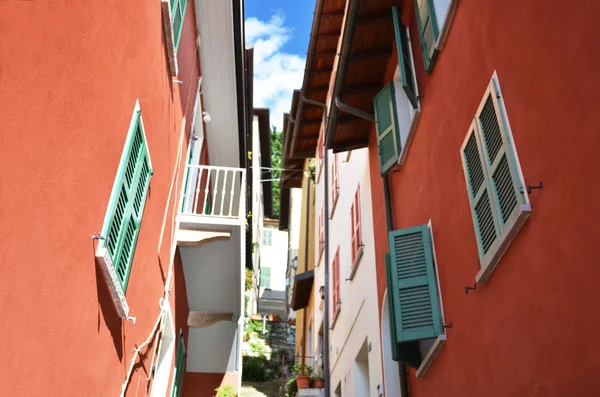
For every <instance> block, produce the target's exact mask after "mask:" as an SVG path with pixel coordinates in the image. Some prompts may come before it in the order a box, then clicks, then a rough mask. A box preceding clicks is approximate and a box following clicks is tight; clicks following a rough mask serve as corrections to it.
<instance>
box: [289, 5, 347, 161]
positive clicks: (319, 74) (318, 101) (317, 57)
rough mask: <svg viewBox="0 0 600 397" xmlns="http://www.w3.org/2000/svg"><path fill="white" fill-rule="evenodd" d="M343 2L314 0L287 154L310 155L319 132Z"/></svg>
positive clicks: (315, 145) (314, 148)
mask: <svg viewBox="0 0 600 397" xmlns="http://www.w3.org/2000/svg"><path fill="white" fill-rule="evenodd" d="M345 3H346V2H345V1H339V0H317V2H316V5H315V13H314V18H313V24H312V30H311V36H310V42H309V45H308V54H307V57H306V68H305V71H304V81H303V83H302V91H301V92H299V93H298V99H297V106H296V107H294V104H292V111H291V113H290V114H291V116H292V118H293V120H294V121H295V122H296V123H295V124H294V125H293V126H292V127H293V132H292V134H291V136H290V138H291V142H290V157H291V158H297V159H306V158H312V157H314V155H315V150H316V147H317V142H318V140H319V135H320V132H321V125H322V121H323V114H324V107H325V100H326V98H327V93H328V92H329V81H330V79H331V73H332V71H333V67H334V64H335V61H336V54H337V47H338V39H339V35H340V32H341V27H342V21H343V18H344V9H345Z"/></svg>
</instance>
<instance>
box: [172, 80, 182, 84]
mask: <svg viewBox="0 0 600 397" xmlns="http://www.w3.org/2000/svg"><path fill="white" fill-rule="evenodd" d="M173 82H174V83H177V84H179V85H183V81H181V80H175V79H173Z"/></svg>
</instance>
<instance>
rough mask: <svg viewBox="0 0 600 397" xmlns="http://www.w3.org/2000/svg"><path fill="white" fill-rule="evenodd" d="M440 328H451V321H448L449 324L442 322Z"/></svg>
mask: <svg viewBox="0 0 600 397" xmlns="http://www.w3.org/2000/svg"><path fill="white" fill-rule="evenodd" d="M442 328H443V329H446V328H452V321H450V324H447V325H446V324H444V325H442Z"/></svg>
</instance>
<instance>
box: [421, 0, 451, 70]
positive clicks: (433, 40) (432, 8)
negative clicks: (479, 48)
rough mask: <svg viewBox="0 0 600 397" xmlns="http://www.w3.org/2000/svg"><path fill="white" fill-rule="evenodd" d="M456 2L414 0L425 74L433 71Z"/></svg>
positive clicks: (446, 0)
mask: <svg viewBox="0 0 600 397" xmlns="http://www.w3.org/2000/svg"><path fill="white" fill-rule="evenodd" d="M457 1H458V0H414V2H415V15H416V18H417V26H418V28H419V36H420V41H421V52H422V53H423V63H424V65H425V70H426V71H427V73H431V72H432V71H433V66H434V64H435V61H436V59H437V56H438V51H439V50H440V49H441V48H442V46H443V44H444V41H445V39H446V35H447V33H448V30H449V28H450V22H451V21H452V18H453V16H454V10H455V9H456V3H457Z"/></svg>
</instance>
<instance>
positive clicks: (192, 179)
mask: <svg viewBox="0 0 600 397" xmlns="http://www.w3.org/2000/svg"><path fill="white" fill-rule="evenodd" d="M245 192H246V170H245V169H243V168H231V167H217V166H210V165H188V166H187V175H186V179H185V182H184V184H183V191H182V196H183V200H182V205H181V214H182V215H192V216H194V215H195V216H203V217H212V218H228V219H238V220H240V221H244V218H245V216H246V197H245Z"/></svg>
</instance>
